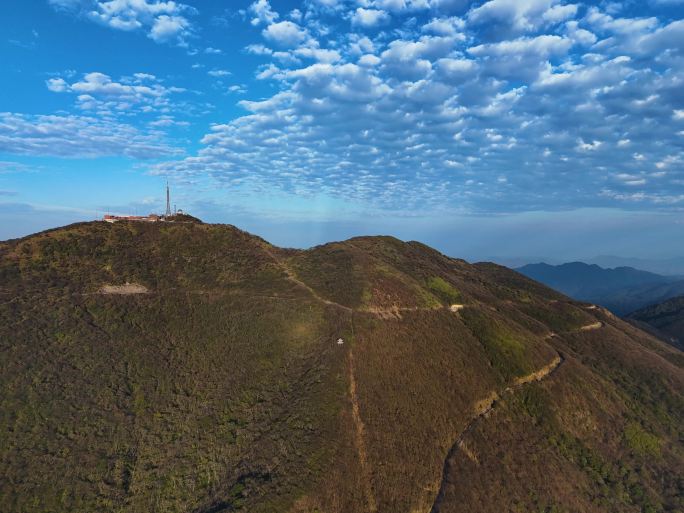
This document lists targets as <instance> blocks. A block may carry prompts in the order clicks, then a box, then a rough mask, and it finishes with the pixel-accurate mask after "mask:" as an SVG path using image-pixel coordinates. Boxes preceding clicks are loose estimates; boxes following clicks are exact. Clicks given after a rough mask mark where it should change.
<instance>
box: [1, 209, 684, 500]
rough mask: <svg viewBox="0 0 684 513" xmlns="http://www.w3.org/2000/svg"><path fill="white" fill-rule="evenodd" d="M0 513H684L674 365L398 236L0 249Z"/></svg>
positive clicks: (184, 230)
mask: <svg viewBox="0 0 684 513" xmlns="http://www.w3.org/2000/svg"><path fill="white" fill-rule="evenodd" d="M0 358H1V360H0V361H2V367H1V368H0V386H1V387H2V390H3V393H2V395H1V396H0V511H7V512H16V513H34V512H35V513H38V512H40V513H43V512H48V511H49V512H55V513H56V512H96V511H97V512H131V513H150V512H160V513H161V512H164V513H175V512H177V513H224V512H233V511H243V512H249V513H261V512H264V513H265V512H270V513H284V512H291V513H305V512H306V513H314V512H318V513H362V512H387V513H403V512H405V513H428V512H430V511H433V512H436V511H439V512H442V513H447V512H461V511H463V512H466V511H477V512H480V513H488V512H491V513H500V512H504V511H510V512H520V513H523V512H525V513H529V512H540V513H541V512H556V513H560V512H568V513H569V512H587V513H589V512H605V511H611V512H613V511H614V512H620V513H632V512H633V513H641V512H659V511H681V510H683V509H684V499H683V497H684V481H683V480H682V477H681V476H684V448H683V447H682V445H681V440H682V439H683V438H684V370H683V369H682V366H683V365H684V355H683V354H682V352H680V351H678V350H677V349H675V348H673V347H670V346H668V345H666V344H664V343H662V342H660V341H659V340H657V339H656V338H654V337H652V336H650V335H648V334H646V333H645V332H643V331H641V330H639V329H637V328H635V327H633V326H631V325H629V324H627V323H625V322H623V321H621V320H619V319H617V318H616V317H614V316H613V315H611V314H610V313H609V312H607V311H605V310H603V309H601V308H597V307H594V306H592V305H589V304H585V303H580V302H577V301H573V300H571V299H569V298H567V297H565V296H563V295H561V294H559V293H556V292H554V291H552V290H550V289H548V288H546V287H545V286H543V285H540V284H538V283H536V282H534V281H532V280H530V279H528V278H525V277H524V276H522V275H520V274H518V273H516V272H514V271H511V270H509V269H506V268H503V267H500V266H496V265H493V264H476V265H471V264H468V263H466V262H465V261H463V260H457V259H453V258H449V257H446V256H444V255H442V254H440V253H439V252H437V251H435V250H433V249H431V248H429V247H427V246H425V245H423V244H420V243H417V242H408V243H405V242H402V241H399V240H397V239H394V238H391V237H359V238H354V239H351V240H348V241H345V242H337V243H331V244H326V245H323V246H319V247H316V248H312V249H310V250H306V251H302V250H291V249H281V248H277V247H275V246H272V245H271V244H269V243H268V242H266V241H264V240H262V239H260V238H258V237H255V236H253V235H250V234H248V233H245V232H243V231H240V230H238V229H237V228H235V227H232V226H226V225H209V224H202V223H199V222H195V221H193V222H178V223H135V222H119V223H114V224H108V223H102V222H94V223H82V224H76V225H71V226H67V227H64V228H60V229H56V230H50V231H47V232H43V233H39V234H36V235H33V236H30V237H26V238H23V239H18V240H12V241H7V242H2V243H0Z"/></svg>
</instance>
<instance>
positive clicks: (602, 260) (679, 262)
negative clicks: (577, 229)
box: [586, 255, 684, 277]
mask: <svg viewBox="0 0 684 513" xmlns="http://www.w3.org/2000/svg"><path fill="white" fill-rule="evenodd" d="M586 263H588V264H596V265H599V266H601V267H603V268H606V269H608V268H615V267H633V268H635V269H641V270H643V271H649V272H652V273H656V274H661V275H664V276H683V277H684V257H676V258H667V259H647V258H625V257H619V256H612V255H602V256H598V257H595V258H590V259H588V260H586Z"/></svg>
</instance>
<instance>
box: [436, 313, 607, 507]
mask: <svg viewBox="0 0 684 513" xmlns="http://www.w3.org/2000/svg"><path fill="white" fill-rule="evenodd" d="M604 326H605V324H604V323H603V322H595V323H593V324H589V325H586V326H582V327H581V328H578V329H576V330H573V331H569V332H567V333H566V334H570V333H581V332H586V331H594V330H598V329H601V328H603V327H604ZM558 336H559V335H558V334H557V333H553V332H551V333H549V334H548V335H546V337H544V338H545V339H547V340H548V339H551V338H554V337H558ZM564 362H565V358H564V357H563V355H562V354H561V353H557V355H556V357H555V358H554V359H553V360H552V361H551V362H550V363H549V364H548V365H545V366H544V367H542V368H541V369H539V370H538V371H535V372H533V373H531V374H528V375H526V376H521V377H519V378H516V379H515V380H514V382H513V384H512V385H509V386H508V387H506V388H505V389H504V390H503V391H502V392H501V393H497V392H493V393H491V394H490V395H489V396H488V397H487V398H486V399H484V400H481V401H479V402H477V403H475V415H474V416H473V417H472V418H471V419H470V422H468V424H467V425H466V427H465V428H464V429H463V431H461V433H460V434H459V435H458V437H457V438H456V441H455V442H454V444H453V445H452V446H451V449H449V452H448V453H447V455H446V458H445V460H444V466H443V468H442V478H441V480H440V486H439V490H438V492H437V496H436V497H435V501H434V502H433V504H432V507H431V508H430V513H439V511H440V507H441V504H442V501H443V500H444V495H445V492H446V484H447V480H448V477H449V473H450V470H451V460H452V459H453V458H454V457H455V456H456V454H457V453H458V452H459V451H463V453H464V454H465V455H466V456H467V457H468V458H470V459H471V460H473V461H477V457H476V456H475V454H474V453H473V452H472V451H471V450H470V449H469V448H468V447H467V446H466V444H465V437H466V436H467V435H468V434H469V433H470V432H472V431H473V429H474V428H475V426H476V425H477V424H478V422H480V421H481V420H483V419H486V418H487V416H488V415H489V413H490V412H491V411H492V410H494V408H495V407H496V404H497V402H498V401H499V400H500V399H502V397H503V396H504V394H510V393H513V392H515V391H516V390H517V389H520V388H522V387H524V386H525V385H529V384H530V383H535V382H539V381H543V380H545V379H547V378H549V377H550V376H552V375H553V374H554V373H555V372H556V371H557V370H558V369H560V367H561V366H562V365H563V363H564Z"/></svg>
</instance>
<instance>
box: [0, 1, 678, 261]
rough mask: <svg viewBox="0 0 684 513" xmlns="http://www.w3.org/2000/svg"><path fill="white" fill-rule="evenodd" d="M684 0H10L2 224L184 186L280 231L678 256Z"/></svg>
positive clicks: (462, 247) (142, 203) (283, 235)
mask: <svg viewBox="0 0 684 513" xmlns="http://www.w3.org/2000/svg"><path fill="white" fill-rule="evenodd" d="M683 18H684V1H682V0H648V1H639V2H636V1H634V2H629V1H628V2H583V3H573V2H566V1H562V0H489V1H480V2H466V1H462V0H307V1H298V2H297V1H277V0H273V1H270V2H269V1H267V0H257V1H256V2H250V1H245V2H242V1H231V2H219V1H209V0H202V1H199V0H186V1H184V2H180V1H179V2H171V1H168V2H167V1H157V0H10V1H9V2H8V3H7V5H6V6H5V9H4V13H3V17H2V18H1V19H0V36H1V37H0V62H2V63H3V65H2V67H1V68H0V77H1V80H0V239H5V238H11V237H17V236H21V235H25V234H28V233H30V232H32V231H35V230H38V229H42V228H47V227H51V226H57V225H60V224H65V223H68V222H72V221H76V220H84V219H93V218H95V217H96V216H98V215H102V214H103V213H105V212H107V211H109V212H112V213H148V212H150V211H161V210H163V207H164V190H163V187H164V184H165V180H166V178H167V177H168V179H169V181H170V183H171V186H172V191H173V196H174V198H173V201H174V203H176V204H177V205H178V207H179V208H184V209H186V210H187V211H189V212H190V213H192V214H195V215H197V216H199V217H201V218H203V219H204V220H207V221H211V222H227V223H232V224H236V225H238V226H240V227H242V228H245V229H248V230H250V231H253V232H256V233H258V234H260V235H262V236H264V237H266V238H268V239H269V240H271V241H273V242H275V243H278V244H281V245H287V246H300V247H301V246H309V245H312V244H317V243H321V242H325V241H329V240H335V239H341V238H345V237H348V236H352V235H359V234H376V233H389V234H393V235H396V236H399V237H401V238H404V239H418V240H422V241H424V242H427V243H429V244H432V245H434V246H436V247H438V248H439V249H441V250H443V251H445V252H448V253H450V254H452V255H455V256H463V257H466V258H471V259H479V258H491V257H514V256H544V257H549V258H554V259H559V260H568V259H574V258H589V257H591V256H595V255H599V254H619V255H624V256H638V257H649V258H656V257H671V256H677V255H684V243H683V242H682V241H683V240H684V237H682V229H683V228H684V225H683V224H682V221H684V20H683Z"/></svg>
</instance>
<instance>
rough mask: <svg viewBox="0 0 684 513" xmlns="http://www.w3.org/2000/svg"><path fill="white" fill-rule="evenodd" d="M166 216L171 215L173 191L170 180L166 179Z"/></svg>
mask: <svg viewBox="0 0 684 513" xmlns="http://www.w3.org/2000/svg"><path fill="white" fill-rule="evenodd" d="M166 217H171V193H170V192H169V180H168V179H167V180H166Z"/></svg>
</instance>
